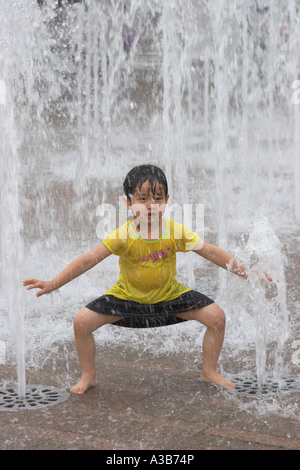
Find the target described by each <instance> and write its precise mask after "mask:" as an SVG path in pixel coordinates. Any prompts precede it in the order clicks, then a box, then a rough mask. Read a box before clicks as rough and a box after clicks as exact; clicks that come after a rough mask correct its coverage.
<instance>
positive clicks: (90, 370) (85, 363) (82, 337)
mask: <svg viewBox="0 0 300 470" xmlns="http://www.w3.org/2000/svg"><path fill="white" fill-rule="evenodd" d="M119 320H121V317H115V316H112V315H103V314H101V313H97V312H94V311H92V310H90V309H88V308H86V307H85V308H83V309H82V310H81V311H80V312H79V313H78V315H77V316H76V317H75V320H74V335H75V344H76V349H77V354H78V359H79V362H80V365H81V369H82V376H81V379H80V381H79V382H78V384H77V385H75V386H74V387H72V388H71V392H73V393H77V394H78V395H82V394H83V393H85V392H86V391H87V390H88V389H89V388H90V387H95V386H96V385H98V381H97V378H96V365H95V354H96V347H95V340H94V336H93V331H95V330H97V329H98V328H100V326H103V325H106V324H107V323H114V322H117V321H119Z"/></svg>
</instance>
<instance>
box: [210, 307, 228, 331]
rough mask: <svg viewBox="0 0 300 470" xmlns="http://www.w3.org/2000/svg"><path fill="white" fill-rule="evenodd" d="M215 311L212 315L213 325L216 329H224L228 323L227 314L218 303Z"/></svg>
mask: <svg viewBox="0 0 300 470" xmlns="http://www.w3.org/2000/svg"><path fill="white" fill-rule="evenodd" d="M214 307H215V308H214V311H213V313H212V316H211V321H212V327H213V328H216V329H218V330H219V329H224V328H225V325H226V315H225V312H224V310H222V309H221V307H219V306H218V305H214Z"/></svg>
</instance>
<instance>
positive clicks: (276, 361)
mask: <svg viewBox="0 0 300 470" xmlns="http://www.w3.org/2000/svg"><path fill="white" fill-rule="evenodd" d="M235 256H236V258H237V259H239V260H240V262H241V263H242V264H243V265H245V266H246V268H247V270H248V272H249V273H250V275H249V280H248V282H247V283H245V282H243V281H241V280H240V279H237V278H236V276H234V277H233V278H228V279H227V283H226V286H225V289H224V293H223V294H222V293H221V294H220V297H221V299H220V301H221V302H222V296H223V300H224V302H225V303H227V304H228V309H229V312H230V314H231V318H230V322H231V325H230V330H232V331H231V333H229V336H230V335H231V334H233V338H234V330H236V334H238V337H237V338H236V340H237V341H239V342H241V343H242V342H244V347H245V348H247V347H251V343H254V344H255V350H256V374H257V381H258V384H259V385H261V384H263V383H264V380H265V377H266V372H267V365H270V367H271V371H272V373H273V374H274V377H275V378H276V379H279V378H280V375H281V374H282V372H283V370H282V367H283V364H282V352H283V348H284V345H285V343H286V341H287V339H288V338H289V334H290V327H289V312H288V309H287V304H286V281H285V264H286V263H285V258H284V256H283V254H282V248H281V244H280V241H279V239H278V237H277V235H276V233H275V232H274V229H273V228H272V226H271V225H270V224H269V222H268V221H267V220H265V219H262V220H258V221H256V222H255V223H253V224H252V226H251V227H250V230H249V234H248V240H247V242H244V243H243V246H242V247H240V248H239V249H236V253H235ZM264 272H265V273H267V274H268V275H269V276H271V278H272V281H273V282H272V283H269V282H267V281H266V277H265V274H264ZM245 284H246V285H245ZM238 325H243V330H244V331H243V333H242V334H241V326H239V327H238ZM270 345H271V353H270V354H269V355H268V357H267V352H268V349H269V348H270ZM272 355H273V357H272Z"/></svg>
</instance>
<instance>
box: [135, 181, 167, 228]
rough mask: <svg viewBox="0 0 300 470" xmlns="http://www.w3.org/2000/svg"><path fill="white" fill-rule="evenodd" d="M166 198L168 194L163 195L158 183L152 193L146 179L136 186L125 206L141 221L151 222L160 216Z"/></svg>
mask: <svg viewBox="0 0 300 470" xmlns="http://www.w3.org/2000/svg"><path fill="white" fill-rule="evenodd" d="M168 199H169V195H168V194H167V195H165V193H164V190H163V188H162V187H161V186H160V185H159V184H158V183H156V186H155V191H154V193H153V191H152V187H151V185H150V184H149V181H148V180H147V181H145V183H144V184H143V185H142V186H141V188H140V189H139V188H137V189H136V190H135V191H134V193H133V195H132V197H131V200H130V201H129V199H127V208H128V209H129V208H131V209H132V211H133V214H134V216H135V217H138V218H139V220H140V221H141V222H144V223H145V222H147V223H148V224H151V223H152V222H154V221H156V220H159V219H160V218H161V217H162V215H163V213H164V210H165V207H166V204H167V202H168Z"/></svg>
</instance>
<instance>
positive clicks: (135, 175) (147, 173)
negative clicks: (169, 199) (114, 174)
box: [123, 165, 168, 200]
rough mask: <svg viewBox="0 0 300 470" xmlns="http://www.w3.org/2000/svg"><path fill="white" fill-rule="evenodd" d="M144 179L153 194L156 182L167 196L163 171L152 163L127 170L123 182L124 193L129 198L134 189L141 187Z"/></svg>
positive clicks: (166, 184) (166, 185)
mask: <svg viewBox="0 0 300 470" xmlns="http://www.w3.org/2000/svg"><path fill="white" fill-rule="evenodd" d="M145 181H149V184H150V186H151V189H152V192H153V194H155V187H156V184H157V183H158V184H159V185H160V186H161V187H162V188H163V190H164V193H165V196H167V194H168V183H167V178H166V176H165V174H164V172H163V171H162V170H161V169H160V168H158V167H157V166H154V165H139V166H136V167H134V168H132V170H130V171H129V173H128V174H127V175H126V178H125V180H124V183H123V189H124V193H125V195H126V196H127V197H128V199H129V200H130V199H131V197H132V195H133V193H134V191H136V190H137V189H138V190H139V189H141V187H142V185H143V184H144V183H145Z"/></svg>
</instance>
